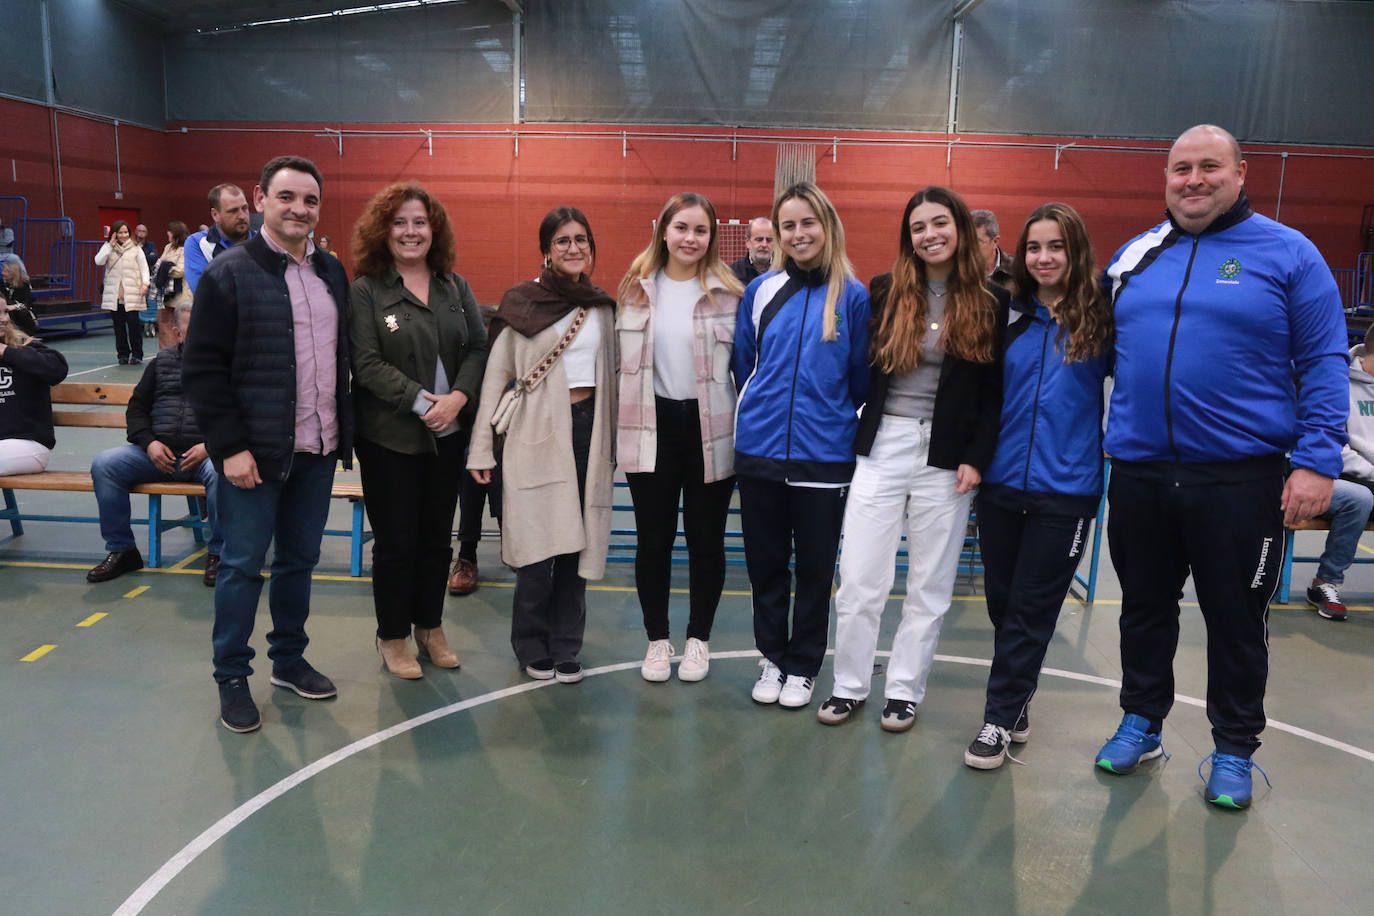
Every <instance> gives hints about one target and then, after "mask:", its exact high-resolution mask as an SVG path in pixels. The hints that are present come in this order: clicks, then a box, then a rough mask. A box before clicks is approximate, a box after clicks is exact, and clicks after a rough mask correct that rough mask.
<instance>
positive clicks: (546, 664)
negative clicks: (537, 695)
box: [525, 658, 553, 681]
mask: <svg viewBox="0 0 1374 916" xmlns="http://www.w3.org/2000/svg"><path fill="white" fill-rule="evenodd" d="M525 673H526V674H527V675H529V676H530V677H532V678H534V679H535V680H536V681H551V680H553V659H551V658H540V659H536V660H534V661H532V662H530V663H529V664H528V665H526V666H525Z"/></svg>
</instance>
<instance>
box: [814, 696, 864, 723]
mask: <svg viewBox="0 0 1374 916" xmlns="http://www.w3.org/2000/svg"><path fill="white" fill-rule="evenodd" d="M863 705H864V701H863V700H851V699H850V698H849V697H837V696H832V697H831V698H830V699H828V700H826V701H825V702H824V703H822V704H821V708H820V711H819V712H817V713H816V721H817V722H820V723H821V724H822V725H839V724H840V723H841V722H844V721H846V720H847V719H848V718H849V716H850V714H851V713H853V712H854V711H855V710H856V709H862V708H863Z"/></svg>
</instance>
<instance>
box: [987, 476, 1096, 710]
mask: <svg viewBox="0 0 1374 916" xmlns="http://www.w3.org/2000/svg"><path fill="white" fill-rule="evenodd" d="M988 495H989V494H988V493H986V492H984V493H982V494H980V496H979V499H978V539H979V543H980V545H981V548H982V553H983V585H984V588H985V589H986V592H987V603H988V617H989V618H991V619H992V626H993V630H994V637H993V654H992V670H991V672H990V673H989V674H988V692H987V702H986V705H985V707H984V711H983V721H984V722H991V723H992V724H993V725H1000V726H1001V727H1003V728H1006V729H1011V728H1012V727H1013V726H1015V724H1016V720H1017V719H1018V718H1019V717H1020V716H1021V713H1022V711H1024V710H1025V708H1026V706H1027V705H1029V703H1030V700H1031V696H1032V695H1034V693H1035V687H1036V683H1037V682H1038V681H1039V678H1040V666H1041V665H1043V664H1044V662H1045V652H1046V650H1047V649H1048V648H1049V644H1050V640H1051V639H1053V638H1054V628H1055V624H1056V623H1057V622H1058V620H1059V611H1060V609H1061V608H1062V607H1063V606H1064V597H1065V596H1066V595H1067V594H1068V591H1069V585H1070V584H1071V583H1072V582H1073V574H1074V571H1075V570H1076V569H1077V568H1078V562H1079V560H1081V559H1082V557H1083V550H1084V548H1085V547H1086V546H1087V544H1088V542H1089V540H1090V538H1091V537H1092V525H1093V517H1094V515H1095V514H1096V513H1095V512H1094V513H1092V514H1086V515H1078V516H1074V515H1069V514H1066V513H1055V512H1046V511H1041V510H1039V509H1036V508H1034V506H1033V504H1034V502H1035V499H1034V497H1033V496H1032V497H1031V498H1030V499H1029V500H1027V499H1025V496H1026V494H1020V495H1019V497H1018V495H1017V494H1015V493H1010V492H1009V493H1008V496H1009V497H1010V498H1008V499H998V500H996V501H994V500H992V499H989V498H987V497H988ZM1089 499H1091V498H1089ZM1080 501H1082V500H1080Z"/></svg>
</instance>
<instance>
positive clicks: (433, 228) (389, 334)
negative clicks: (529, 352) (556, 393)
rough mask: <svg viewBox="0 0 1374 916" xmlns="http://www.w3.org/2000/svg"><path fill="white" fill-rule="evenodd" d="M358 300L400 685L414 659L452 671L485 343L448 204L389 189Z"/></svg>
mask: <svg viewBox="0 0 1374 916" xmlns="http://www.w3.org/2000/svg"><path fill="white" fill-rule="evenodd" d="M353 257H354V264H355V265H356V266H357V271H358V279H356V280H354V281H353V286H352V291H351V301H352V318H351V322H352V323H351V329H352V335H353V382H354V390H353V404H354V413H355V416H356V420H357V440H356V449H357V453H358V461H359V464H360V466H361V467H360V470H361V472H362V479H363V494H364V497H365V503H366V506H367V514H368V518H369V519H370V520H371V522H372V533H373V544H372V595H373V599H374V601H375V603H376V608H377V650H378V652H380V653H381V656H382V659H383V661H384V662H385V663H386V667H387V670H388V671H390V672H391V673H392V674H394V675H395V676H397V677H402V678H417V677H420V676H421V674H422V671H421V668H420V663H419V660H418V659H417V657H416V653H415V652H414V651H412V650H411V648H410V645H409V642H408V639H409V637H410V636H411V634H412V632H413V633H414V636H415V646H416V648H417V649H418V650H419V655H420V656H422V657H424V656H427V657H428V658H429V659H430V660H431V661H433V662H434V664H436V665H438V666H439V667H441V668H457V667H458V664H459V662H458V655H457V653H456V652H454V651H453V649H452V648H451V647H450V646H449V644H448V641H447V639H445V637H444V630H443V627H442V626H441V625H440V618H441V616H442V614H443V610H444V594H445V589H446V588H447V585H448V568H449V564H450V563H451V562H452V561H453V549H452V546H451V543H450V540H451V535H452V531H453V512H454V509H455V508H456V507H457V505H458V481H459V478H460V476H461V475H462V474H463V453H464V451H465V449H466V448H467V439H468V436H469V435H470V432H471V425H470V423H468V422H466V421H467V420H468V418H469V417H470V416H471V411H467V412H465V411H464V408H465V407H466V406H467V405H468V404H469V403H470V402H475V401H476V400H477V394H478V391H479V389H480V388H481V384H482V371H483V369H484V368H485V367H486V359H487V335H486V332H485V331H484V330H483V327H482V314H481V311H480V310H479V309H478V306H477V300H476V299H475V298H474V297H473V295H472V289H471V288H470V287H469V286H468V284H467V281H466V280H464V279H463V278H462V277H460V276H458V274H456V273H454V272H453V263H454V241H453V227H452V224H451V223H450V221H449V217H448V212H447V211H446V210H445V209H444V205H443V204H442V203H440V202H439V199H438V198H436V197H434V196H433V195H431V194H430V193H429V192H428V191H426V190H425V189H424V188H422V187H421V186H420V185H418V184H413V183H402V184H394V185H391V186H390V187H388V188H385V189H384V190H382V191H381V192H380V193H379V194H377V196H376V197H374V198H372V200H371V201H370V202H369V203H368V204H367V207H366V208H365V209H364V211H363V215H362V217H360V218H359V220H358V224H357V226H356V227H355V228H354V230H353Z"/></svg>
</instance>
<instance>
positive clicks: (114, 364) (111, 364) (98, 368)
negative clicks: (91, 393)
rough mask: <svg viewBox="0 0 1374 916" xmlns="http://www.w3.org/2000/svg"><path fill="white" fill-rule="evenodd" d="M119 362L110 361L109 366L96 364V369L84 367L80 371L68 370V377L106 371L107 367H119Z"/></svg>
mask: <svg viewBox="0 0 1374 916" xmlns="http://www.w3.org/2000/svg"><path fill="white" fill-rule="evenodd" d="M118 368H119V363H110V364H109V365H108V366H96V367H95V368H94V369H82V370H81V371H80V372H68V373H67V378H76V377H77V376H78V375H90V374H91V373H92V372H104V371H105V370H106V369H118Z"/></svg>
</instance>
